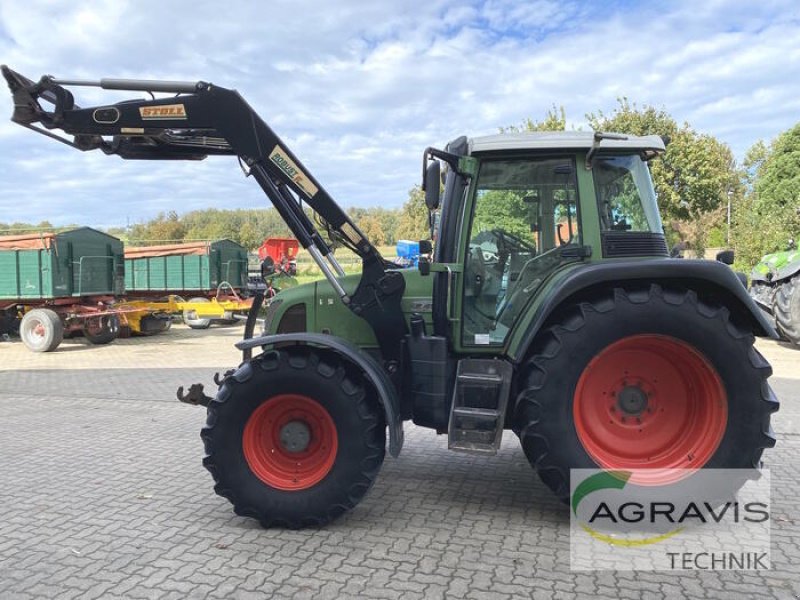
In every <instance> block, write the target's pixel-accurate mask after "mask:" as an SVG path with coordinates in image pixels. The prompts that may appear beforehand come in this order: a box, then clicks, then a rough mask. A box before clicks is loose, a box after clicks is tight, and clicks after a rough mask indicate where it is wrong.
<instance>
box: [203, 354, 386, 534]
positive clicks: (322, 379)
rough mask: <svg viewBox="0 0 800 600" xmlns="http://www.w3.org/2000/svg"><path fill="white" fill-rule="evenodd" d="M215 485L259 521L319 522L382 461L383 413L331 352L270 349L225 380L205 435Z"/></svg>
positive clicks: (367, 483) (341, 507)
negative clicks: (329, 353)
mask: <svg viewBox="0 0 800 600" xmlns="http://www.w3.org/2000/svg"><path fill="white" fill-rule="evenodd" d="M201 437H202V439H203V442H204V443H205V450H206V457H205V458H204V460H203V464H204V465H205V467H206V468H207V469H208V470H209V471H210V472H211V474H212V476H213V477H214V481H215V482H216V485H215V486H214V491H216V493H217V494H219V495H220V496H223V497H225V498H227V499H228V500H229V501H230V502H231V504H233V507H234V511H235V512H236V514H238V515H242V516H247V517H253V518H255V519H258V521H259V522H260V523H261V525H262V526H263V527H272V526H282V527H288V528H291V529H297V528H301V527H309V526H313V527H319V526H321V525H324V524H325V523H327V522H328V521H331V520H332V519H335V518H336V517H338V516H340V515H341V514H342V513H344V512H346V511H347V510H349V509H351V508H353V507H354V506H355V505H356V504H358V502H359V501H360V500H361V499H362V498H363V497H364V495H365V494H366V493H367V491H368V490H369V489H370V487H371V486H372V483H373V482H374V481H375V478H376V477H377V475H378V471H379V470H380V468H381V465H382V464H383V458H384V452H385V450H384V448H385V444H386V426H385V423H384V417H383V412H382V410H381V409H380V407H379V405H378V403H377V402H375V401H374V399H373V398H372V395H371V393H370V392H369V390H368V389H367V388H366V387H365V385H364V383H363V381H362V376H361V374H360V373H359V372H357V371H355V370H352V369H351V368H350V367H349V366H348V365H345V364H344V363H342V362H341V361H340V360H338V359H337V358H334V357H333V356H331V355H328V354H324V353H318V352H316V351H313V350H309V349H303V348H293V349H281V350H274V351H270V352H267V353H265V354H262V355H261V356H259V357H258V358H256V359H254V360H252V361H250V362H246V363H244V364H243V365H242V366H241V367H239V369H238V370H237V371H236V372H235V373H234V374H232V375H231V376H229V377H227V378H226V379H225V381H224V383H223V384H222V386H221V387H220V389H219V391H218V392H217V395H216V397H215V398H214V400H213V401H212V402H211V403H210V404H209V406H208V419H207V422H206V426H205V427H204V428H203V431H202V433H201Z"/></svg>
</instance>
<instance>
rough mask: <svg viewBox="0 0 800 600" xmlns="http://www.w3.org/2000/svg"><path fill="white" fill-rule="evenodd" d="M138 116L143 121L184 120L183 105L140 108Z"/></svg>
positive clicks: (184, 108)
mask: <svg viewBox="0 0 800 600" xmlns="http://www.w3.org/2000/svg"><path fill="white" fill-rule="evenodd" d="M139 114H140V115H141V117H142V119H144V120H145V121H155V120H175V119H180V120H184V119H186V107H185V106H184V105H183V104H164V105H162V106H142V107H141V108H139Z"/></svg>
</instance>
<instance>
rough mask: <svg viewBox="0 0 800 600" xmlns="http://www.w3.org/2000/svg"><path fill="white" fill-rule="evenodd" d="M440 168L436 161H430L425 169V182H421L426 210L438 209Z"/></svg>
mask: <svg viewBox="0 0 800 600" xmlns="http://www.w3.org/2000/svg"><path fill="white" fill-rule="evenodd" d="M441 173H442V167H441V165H440V164H439V161H438V160H432V161H431V162H430V163H428V167H427V168H426V169H425V181H423V182H422V189H423V190H424V191H425V206H427V207H428V210H436V209H437V208H439V182H440V181H441V179H442V176H441Z"/></svg>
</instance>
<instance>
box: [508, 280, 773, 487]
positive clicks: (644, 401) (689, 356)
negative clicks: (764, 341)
mask: <svg viewBox="0 0 800 600" xmlns="http://www.w3.org/2000/svg"><path fill="white" fill-rule="evenodd" d="M753 342H754V338H753V336H752V334H751V333H750V331H749V330H746V329H743V328H741V327H739V326H737V325H736V324H735V323H734V322H733V321H732V320H731V318H730V314H729V312H728V310H727V309H726V308H724V307H721V306H715V305H712V304H709V303H707V302H704V301H702V300H700V299H698V297H697V295H696V294H695V292H693V291H688V290H670V289H662V288H661V287H659V286H656V285H653V286H651V287H650V288H647V289H640V290H623V289H619V288H617V289H614V290H609V291H608V292H607V293H605V294H604V295H600V296H596V297H594V298H592V299H591V300H589V301H585V302H581V303H579V304H575V305H573V306H571V307H569V308H567V309H566V310H565V311H563V312H562V313H561V315H560V318H559V320H558V322H556V323H555V324H553V325H552V326H550V327H548V328H547V329H546V330H545V331H543V333H542V334H541V335H540V336H538V338H537V340H536V341H535V342H534V347H533V348H532V352H531V357H530V358H529V359H528V360H527V361H526V363H525V364H524V365H523V368H522V371H521V373H520V387H519V389H520V393H519V395H518V397H517V402H516V410H515V413H514V419H515V420H514V424H515V429H516V431H517V433H518V435H519V437H520V441H521V443H522V447H523V450H524V451H525V454H526V456H527V458H528V460H529V461H530V463H531V465H532V466H533V467H534V468H535V469H536V471H537V472H538V474H539V476H540V478H541V479H542V481H543V482H544V483H545V484H546V485H547V486H548V487H549V488H550V489H551V490H553V492H554V493H555V494H556V495H557V496H558V497H559V498H560V499H562V500H567V499H568V496H569V489H570V488H569V476H570V469H574V468H597V467H602V468H606V469H619V470H627V469H652V471H650V473H652V476H650V475H648V476H647V479H648V481H644V480H643V481H641V483H644V484H649V485H662V484H667V483H671V482H672V481H675V480H676V479H675V477H676V476H677V475H676V471H675V469H696V468H729V469H753V468H758V467H759V466H760V460H761V454H762V452H763V450H764V448H769V447H772V446H774V444H775V438H774V437H773V435H772V430H771V428H770V415H771V413H773V412H775V411H776V410H777V409H778V402H777V400H776V398H775V395H774V394H773V392H772V390H771V389H770V387H769V385H768V384H767V378H768V377H769V376H770V374H771V373H772V369H771V367H770V366H769V364H768V363H767V361H766V360H765V359H764V358H763V357H762V356H761V354H760V353H759V352H758V351H757V350H756V349H755V348H754V347H753ZM737 481H738V480H737ZM741 483H743V481H739V483H738V484H737V485H741ZM731 491H734V490H731Z"/></svg>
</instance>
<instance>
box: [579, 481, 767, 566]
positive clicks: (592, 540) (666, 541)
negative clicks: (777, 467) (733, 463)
mask: <svg viewBox="0 0 800 600" xmlns="http://www.w3.org/2000/svg"><path fill="white" fill-rule="evenodd" d="M648 475H650V474H648V473H638V472H637V471H605V470H599V469H576V470H573V471H572V494H571V496H570V508H571V511H570V513H571V515H570V520H571V523H570V525H571V527H570V550H571V552H570V556H571V559H572V568H573V569H579V570H583V569H626V570H631V569H636V570H640V569H647V570H654V569H658V570H661V569H664V570H671V569H714V570H718V569H727V570H731V569H746V570H752V569H765V568H769V533H770V504H769V502H770V498H769V477H768V473H767V474H759V473H757V472H755V471H747V470H731V469H702V470H692V471H688V470H687V471H686V473H685V474H678V475H680V476H676V477H670V478H669V479H670V481H672V483H669V484H665V485H643V484H638V483H635V482H642V481H651V480H652V478H651V477H650V478H649V477H648Z"/></svg>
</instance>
